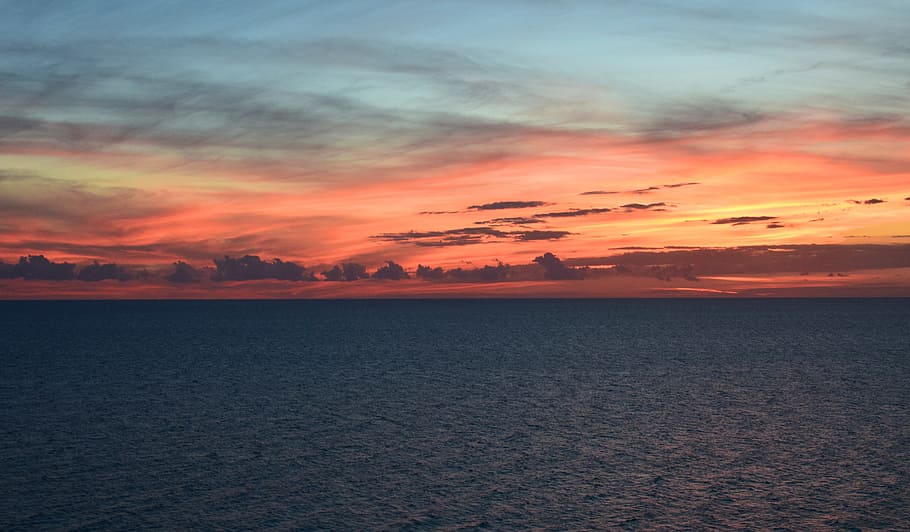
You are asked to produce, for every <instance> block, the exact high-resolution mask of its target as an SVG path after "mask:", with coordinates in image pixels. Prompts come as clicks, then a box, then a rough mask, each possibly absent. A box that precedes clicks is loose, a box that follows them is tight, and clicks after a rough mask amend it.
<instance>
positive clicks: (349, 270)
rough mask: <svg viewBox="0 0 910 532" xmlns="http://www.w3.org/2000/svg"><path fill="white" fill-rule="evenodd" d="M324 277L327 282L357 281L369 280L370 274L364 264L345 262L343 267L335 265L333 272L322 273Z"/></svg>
mask: <svg viewBox="0 0 910 532" xmlns="http://www.w3.org/2000/svg"><path fill="white" fill-rule="evenodd" d="M322 276H323V277H325V280H326V281H357V280H358V279H367V278H369V277H370V274H368V273H367V268H366V266H364V265H363V264H358V263H356V262H345V263H343V264H342V265H341V266H338V265H335V266H334V267H333V268H332V269H331V270H327V271H324V272H322Z"/></svg>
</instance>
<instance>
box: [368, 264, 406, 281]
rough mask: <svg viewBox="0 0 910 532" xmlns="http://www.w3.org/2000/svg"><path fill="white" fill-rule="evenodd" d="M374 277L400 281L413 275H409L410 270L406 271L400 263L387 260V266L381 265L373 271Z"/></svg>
mask: <svg viewBox="0 0 910 532" xmlns="http://www.w3.org/2000/svg"><path fill="white" fill-rule="evenodd" d="M373 278H374V279H388V280H391V281H400V280H402V279H410V278H411V276H410V275H408V272H406V271H404V268H403V267H402V266H401V265H400V264H396V263H394V262H392V261H386V265H385V266H382V267H380V268H379V269H377V270H376V271H375V272H374V273H373Z"/></svg>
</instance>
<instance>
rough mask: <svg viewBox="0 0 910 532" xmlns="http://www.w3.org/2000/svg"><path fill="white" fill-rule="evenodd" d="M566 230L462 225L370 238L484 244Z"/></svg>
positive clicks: (554, 234)
mask: <svg viewBox="0 0 910 532" xmlns="http://www.w3.org/2000/svg"><path fill="white" fill-rule="evenodd" d="M570 234H571V233H569V232H568V231H534V230H525V231H501V230H499V229H494V228H492V227H463V228H460V229H449V230H447V231H408V232H406V233H382V234H379V235H373V236H371V237H370V238H374V239H377V240H383V241H387V242H399V243H412V244H414V245H417V246H421V247H448V246H468V245H473V244H484V243H488V242H494V241H497V240H514V241H519V242H522V241H530V240H555V239H559V238H563V237H565V236H568V235H570Z"/></svg>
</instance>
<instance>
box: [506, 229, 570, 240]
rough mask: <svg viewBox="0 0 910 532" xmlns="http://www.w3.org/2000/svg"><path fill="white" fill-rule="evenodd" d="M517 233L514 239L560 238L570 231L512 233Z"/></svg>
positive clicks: (514, 233)
mask: <svg viewBox="0 0 910 532" xmlns="http://www.w3.org/2000/svg"><path fill="white" fill-rule="evenodd" d="M512 234H513V235H517V238H516V240H523V241H528V240H559V239H560V238H565V237H567V236H569V235H571V234H572V233H570V232H569V231H515V232H513V233H512Z"/></svg>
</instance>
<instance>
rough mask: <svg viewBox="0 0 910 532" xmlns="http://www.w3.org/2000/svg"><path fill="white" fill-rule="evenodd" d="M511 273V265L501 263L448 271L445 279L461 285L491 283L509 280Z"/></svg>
mask: <svg viewBox="0 0 910 532" xmlns="http://www.w3.org/2000/svg"><path fill="white" fill-rule="evenodd" d="M510 273H511V268H510V267H509V265H508V264H503V263H501V262H500V263H499V264H498V265H496V266H489V265H487V266H483V267H482V268H473V269H470V270H465V269H462V268H454V269H451V270H448V271H446V273H445V277H446V279H448V280H451V281H455V282H459V283H478V282H481V283H491V282H498V281H506V280H508V278H509V274H510Z"/></svg>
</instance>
